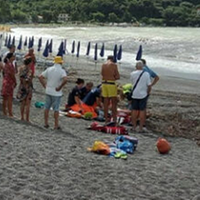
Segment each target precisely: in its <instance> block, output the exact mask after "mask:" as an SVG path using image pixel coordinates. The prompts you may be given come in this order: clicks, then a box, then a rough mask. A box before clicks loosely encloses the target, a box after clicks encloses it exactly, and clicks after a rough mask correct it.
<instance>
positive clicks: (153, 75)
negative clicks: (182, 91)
mask: <svg viewBox="0 0 200 200" xmlns="http://www.w3.org/2000/svg"><path fill="white" fill-rule="evenodd" d="M141 61H142V63H143V65H144V67H143V70H144V71H145V72H148V73H149V75H150V77H151V79H153V81H152V83H151V86H153V85H155V84H156V83H157V82H158V81H159V79H160V78H159V76H158V75H157V74H156V73H155V72H154V71H153V70H152V69H150V68H149V67H148V66H147V65H146V60H145V59H141Z"/></svg>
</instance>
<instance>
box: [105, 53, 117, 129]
mask: <svg viewBox="0 0 200 200" xmlns="http://www.w3.org/2000/svg"><path fill="white" fill-rule="evenodd" d="M101 75H102V97H103V100H104V115H105V123H106V124H107V123H108V107H109V104H110V102H111V103H112V117H113V121H114V122H115V124H116V125H117V85H116V83H115V81H116V80H118V79H120V75H119V71H118V68H117V64H116V63H114V56H108V58H107V62H106V63H104V64H103V65H102V68H101Z"/></svg>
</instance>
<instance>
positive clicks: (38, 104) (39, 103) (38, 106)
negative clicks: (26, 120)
mask: <svg viewBox="0 0 200 200" xmlns="http://www.w3.org/2000/svg"><path fill="white" fill-rule="evenodd" d="M44 105H45V103H44V102H41V101H37V102H36V103H35V107H36V108H43V107H44Z"/></svg>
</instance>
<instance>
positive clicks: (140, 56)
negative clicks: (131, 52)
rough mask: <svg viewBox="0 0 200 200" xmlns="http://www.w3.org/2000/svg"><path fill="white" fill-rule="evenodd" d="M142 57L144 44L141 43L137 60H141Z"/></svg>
mask: <svg viewBox="0 0 200 200" xmlns="http://www.w3.org/2000/svg"><path fill="white" fill-rule="evenodd" d="M141 58H142V45H140V47H139V50H138V52H137V55H136V60H140V59H141Z"/></svg>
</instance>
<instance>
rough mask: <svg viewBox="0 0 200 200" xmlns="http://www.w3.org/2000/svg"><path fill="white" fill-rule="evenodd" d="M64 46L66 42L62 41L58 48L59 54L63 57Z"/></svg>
mask: <svg viewBox="0 0 200 200" xmlns="http://www.w3.org/2000/svg"><path fill="white" fill-rule="evenodd" d="M63 47H64V42H63V41H62V42H61V43H60V46H59V48H58V53H57V56H61V57H63Z"/></svg>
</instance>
